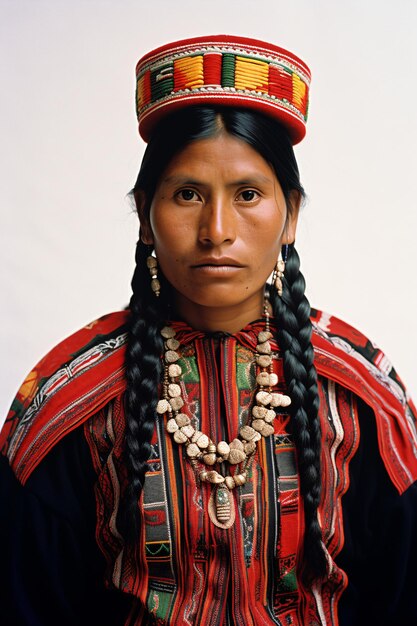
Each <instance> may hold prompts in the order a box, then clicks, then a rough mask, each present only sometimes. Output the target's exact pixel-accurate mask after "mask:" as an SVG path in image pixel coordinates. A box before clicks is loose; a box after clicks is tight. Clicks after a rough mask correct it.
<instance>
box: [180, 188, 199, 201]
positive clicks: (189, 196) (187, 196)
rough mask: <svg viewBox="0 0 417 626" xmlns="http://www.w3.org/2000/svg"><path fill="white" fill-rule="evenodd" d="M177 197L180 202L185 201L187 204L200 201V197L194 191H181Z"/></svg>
mask: <svg viewBox="0 0 417 626" xmlns="http://www.w3.org/2000/svg"><path fill="white" fill-rule="evenodd" d="M177 197H178V198H179V199H180V200H185V201H186V202H191V201H192V200H197V199H198V196H197V194H196V192H195V191H194V190H193V189H181V191H179V192H178V193H177Z"/></svg>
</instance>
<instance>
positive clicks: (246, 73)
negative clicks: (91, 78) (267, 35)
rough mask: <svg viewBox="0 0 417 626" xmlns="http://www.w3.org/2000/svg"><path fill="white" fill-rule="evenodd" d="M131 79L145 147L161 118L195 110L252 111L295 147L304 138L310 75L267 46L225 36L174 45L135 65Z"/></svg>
mask: <svg viewBox="0 0 417 626" xmlns="http://www.w3.org/2000/svg"><path fill="white" fill-rule="evenodd" d="M136 78H137V92H136V105H137V116H138V121H139V132H140V134H141V136H142V138H143V139H144V140H145V141H148V140H149V138H150V136H151V135H152V130H153V128H154V126H155V124H156V123H157V122H158V121H159V120H160V119H161V117H163V116H165V115H167V114H168V113H170V112H171V111H173V110H175V109H178V108H183V107H186V106H191V105H197V104H200V105H204V104H217V105H226V106H236V107H247V108H253V109H257V110H259V111H261V112H263V113H265V114H267V115H270V116H272V117H275V118H277V119H278V120H279V121H281V123H283V124H284V126H286V127H287V130H288V132H289V134H290V137H291V139H292V142H293V143H294V144H295V143H298V142H299V141H301V139H302V138H303V137H304V135H305V124H306V121H307V115H308V96H309V86H310V71H309V69H308V67H307V66H306V65H305V64H304V63H303V62H302V61H301V60H300V59H298V57H296V56H295V55H293V54H292V53H290V52H288V51H287V50H284V49H282V48H278V47H277V46H273V45H272V44H268V43H265V42H261V41H258V40H254V39H247V38H241V37H234V36H229V35H219V36H214V37H200V38H198V39H191V40H184V41H178V42H175V43H173V44H168V45H166V46H163V47H161V48H158V49H156V50H154V51H152V52H150V53H148V54H147V55H145V56H144V57H143V58H142V59H140V61H139V62H138V64H137V67H136Z"/></svg>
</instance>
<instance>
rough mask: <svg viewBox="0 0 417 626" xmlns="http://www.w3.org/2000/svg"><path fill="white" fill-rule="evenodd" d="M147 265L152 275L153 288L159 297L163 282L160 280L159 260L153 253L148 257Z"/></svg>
mask: <svg viewBox="0 0 417 626" xmlns="http://www.w3.org/2000/svg"><path fill="white" fill-rule="evenodd" d="M146 265H147V266H148V269H149V273H150V275H151V289H152V291H153V292H154V294H155V296H156V297H157V298H158V297H159V295H160V293H161V283H160V282H159V280H158V260H157V258H156V256H152V254H150V255H149V256H148V258H147V259H146Z"/></svg>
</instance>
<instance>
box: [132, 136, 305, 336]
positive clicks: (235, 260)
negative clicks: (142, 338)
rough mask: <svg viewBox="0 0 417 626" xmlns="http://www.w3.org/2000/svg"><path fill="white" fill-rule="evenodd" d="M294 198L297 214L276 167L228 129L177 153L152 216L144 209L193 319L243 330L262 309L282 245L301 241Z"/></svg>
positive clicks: (151, 240)
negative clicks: (297, 234) (297, 237)
mask: <svg viewBox="0 0 417 626" xmlns="http://www.w3.org/2000/svg"><path fill="white" fill-rule="evenodd" d="M294 200H295V201H294V203H293V204H294V205H295V206H294V211H292V212H291V214H289V213H288V211H287V207H286V202H285V199H284V196H283V193H282V190H281V187H280V184H279V182H278V180H277V178H276V176H275V173H274V171H273V169H272V167H271V166H270V165H269V164H268V163H267V162H266V161H265V160H264V159H263V157H262V156H260V154H258V153H257V152H256V151H255V150H254V149H253V148H251V147H250V146H249V145H248V144H246V143H245V142H244V141H242V140H239V139H236V138H235V137H233V136H231V135H228V134H226V133H224V132H222V133H221V134H219V135H217V136H215V137H213V138H210V139H203V140H198V141H195V142H193V143H191V144H190V145H188V146H187V147H186V148H184V149H183V150H182V152H180V153H179V154H177V155H176V157H175V158H174V159H173V160H172V162H171V163H170V164H169V165H168V167H167V168H166V170H165V171H164V173H163V175H162V176H161V179H160V181H159V183H158V186H157V189H156V192H155V195H154V198H153V201H152V204H151V208H150V217H149V220H146V219H145V217H144V215H143V206H142V207H141V206H139V214H140V217H141V229H142V240H143V241H144V242H145V243H147V244H153V245H154V248H155V251H156V254H157V257H158V263H159V266H160V268H161V270H162V272H163V273H164V275H165V277H166V278H167V280H168V281H169V282H170V283H171V285H172V286H173V288H174V290H175V295H176V308H177V311H178V313H179V314H180V315H181V316H182V317H183V318H184V319H185V320H186V321H188V322H189V323H190V324H191V325H192V326H194V327H197V328H202V329H205V330H225V331H229V332H235V331H237V330H239V329H240V328H242V327H243V326H244V325H245V324H247V323H248V322H249V321H251V320H253V319H255V318H256V317H259V316H260V314H261V312H262V307H263V293H264V286H265V282H266V280H267V278H268V276H269V275H270V273H271V272H272V270H273V268H274V266H275V263H276V261H277V258H278V254H279V251H280V248H281V245H282V244H283V243H290V242H292V241H294V237H295V228H296V222H297V214H298V204H299V202H298V200H299V199H298V197H297V195H295V197H294ZM226 320H228V321H226ZM232 320H233V322H232Z"/></svg>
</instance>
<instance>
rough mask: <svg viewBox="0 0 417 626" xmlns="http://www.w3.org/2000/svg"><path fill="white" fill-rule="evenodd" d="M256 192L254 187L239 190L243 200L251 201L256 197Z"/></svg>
mask: <svg viewBox="0 0 417 626" xmlns="http://www.w3.org/2000/svg"><path fill="white" fill-rule="evenodd" d="M258 195H259V194H258V192H257V191H255V190H254V189H245V190H244V191H241V192H240V194H239V196H238V197H240V198H241V199H242V200H243V201H244V202H253V200H256V198H257V197H258Z"/></svg>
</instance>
